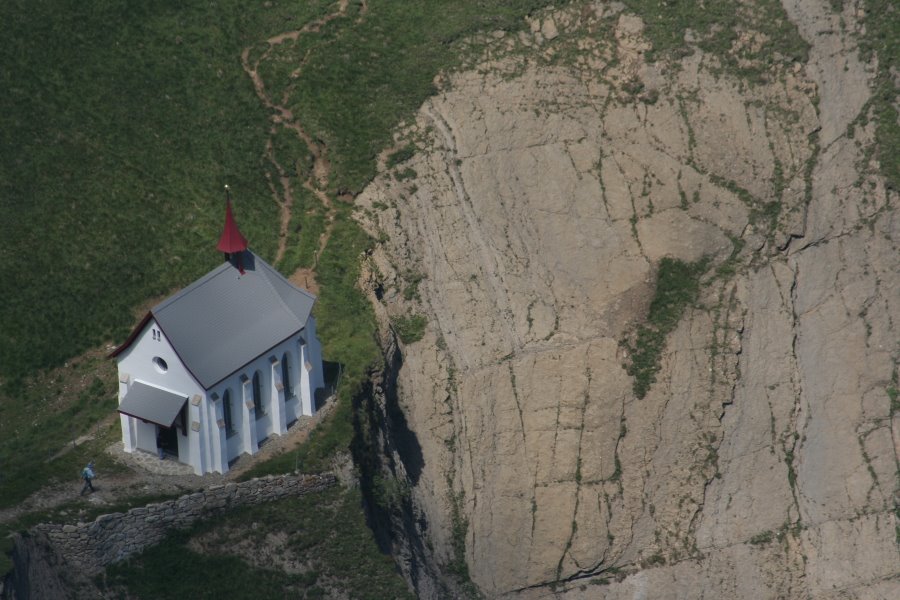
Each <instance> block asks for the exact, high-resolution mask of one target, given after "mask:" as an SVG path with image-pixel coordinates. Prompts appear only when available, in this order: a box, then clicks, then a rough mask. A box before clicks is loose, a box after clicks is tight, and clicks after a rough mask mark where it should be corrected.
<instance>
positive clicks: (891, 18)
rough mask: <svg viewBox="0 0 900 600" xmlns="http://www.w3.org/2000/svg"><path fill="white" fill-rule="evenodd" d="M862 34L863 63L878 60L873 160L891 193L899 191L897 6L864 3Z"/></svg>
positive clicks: (888, 1)
mask: <svg viewBox="0 0 900 600" xmlns="http://www.w3.org/2000/svg"><path fill="white" fill-rule="evenodd" d="M864 6H865V12H866V17H865V20H864V23H865V28H866V29H865V34H864V36H863V39H861V40H860V44H859V47H860V51H861V53H862V56H863V58H864V59H871V58H873V57H874V58H877V59H878V73H877V76H876V78H875V83H874V89H873V93H872V99H871V101H870V104H871V108H872V112H873V116H874V118H875V121H876V123H875V156H876V158H877V159H878V162H879V164H880V167H881V174H882V175H883V176H884V178H885V179H886V180H887V182H886V183H887V185H888V187H889V188H890V189H892V190H895V191H896V190H900V114H898V110H897V105H898V99H900V81H898V79H897V78H896V77H895V76H894V75H893V74H892V72H891V70H892V69H893V68H896V66H897V65H900V6H898V5H897V3H896V2H895V1H894V0H866V1H865V3H864Z"/></svg>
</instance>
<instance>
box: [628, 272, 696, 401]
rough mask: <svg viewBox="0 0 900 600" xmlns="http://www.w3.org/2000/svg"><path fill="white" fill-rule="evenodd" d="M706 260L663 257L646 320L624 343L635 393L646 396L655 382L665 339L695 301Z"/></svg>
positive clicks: (638, 395)
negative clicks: (692, 260) (686, 260)
mask: <svg viewBox="0 0 900 600" xmlns="http://www.w3.org/2000/svg"><path fill="white" fill-rule="evenodd" d="M707 265H708V261H707V260H705V259H704V260H700V261H697V262H694V263H685V262H682V261H680V260H677V259H674V258H668V257H666V258H663V259H662V260H661V261H660V263H659V270H658V273H657V277H656V292H655V294H654V297H653V300H652V302H651V303H650V312H649V314H648V315H647V321H646V322H645V323H643V324H641V325H640V326H638V328H637V331H636V332H635V333H634V335H633V339H631V340H628V341H626V342H624V346H625V348H626V349H627V350H628V354H629V357H630V358H631V362H630V363H629V364H628V365H627V367H626V370H627V372H628V374H629V375H631V376H632V377H634V394H635V396H637V397H638V398H643V397H644V396H645V395H647V392H648V391H649V390H650V386H651V385H652V384H653V383H654V382H655V381H656V374H657V373H658V372H659V369H660V359H661V358H662V353H663V350H664V349H665V346H666V338H667V337H668V335H669V334H670V333H671V332H672V331H673V330H674V329H675V326H676V325H678V321H679V320H680V319H681V316H682V314H684V309H685V308H686V307H687V306H689V305H691V304H692V303H693V302H695V301H696V299H697V295H698V294H699V292H700V276H701V275H702V274H703V273H704V272H705V271H706V268H707Z"/></svg>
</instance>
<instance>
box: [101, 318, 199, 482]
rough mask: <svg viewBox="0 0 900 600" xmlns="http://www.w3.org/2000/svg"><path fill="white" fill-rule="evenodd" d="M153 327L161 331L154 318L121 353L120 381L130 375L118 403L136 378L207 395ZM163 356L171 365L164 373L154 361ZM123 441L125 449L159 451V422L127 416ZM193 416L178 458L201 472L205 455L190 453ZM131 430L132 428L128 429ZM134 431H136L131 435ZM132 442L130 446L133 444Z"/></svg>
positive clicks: (179, 391)
mask: <svg viewBox="0 0 900 600" xmlns="http://www.w3.org/2000/svg"><path fill="white" fill-rule="evenodd" d="M153 329H157V330H159V327H158V326H157V324H156V321H155V320H154V319H151V320H150V321H149V322H148V323H147V325H146V326H145V327H144V329H143V331H141V332H140V333H139V334H138V336H137V338H135V340H134V342H132V344H131V346H129V347H128V348H127V349H126V350H125V351H124V352H123V353H122V354H121V355H119V360H118V367H119V380H120V382H121V380H122V379H123V378H124V376H125V375H128V380H127V384H126V383H124V382H121V383H120V385H119V404H121V403H122V400H123V399H124V398H125V395H126V394H127V393H128V389H129V388H130V387H131V386H132V385H134V383H135V382H136V381H141V382H144V383H147V384H149V385H153V386H156V387H158V388H162V389H164V390H167V391H169V392H172V393H174V394H178V395H179V396H185V397H187V398H188V405H189V406H190V399H191V398H193V397H194V395H197V394H199V395H200V396H201V397H205V395H206V393H205V391H204V390H203V387H202V386H201V385H200V384H199V383H198V382H197V380H196V379H194V376H193V375H191V373H190V371H188V370H187V369H186V368H185V366H184V365H183V364H182V363H181V359H180V358H178V355H177V354H176V353H175V349H174V348H172V345H171V344H170V343H169V341H168V340H167V339H166V336H165V334H164V333H161V335H160V339H159V340H154V339H153V334H152V331H153ZM157 356H158V357H160V358H162V359H163V360H164V361H166V364H167V365H168V369H167V370H166V372H165V373H160V372H159V370H158V369H157V368H156V366H155V365H154V363H153V359H154V357H157ZM121 422H122V425H123V428H122V441H123V443H124V445H125V451H126V452H130V451H132V450H133V449H134V448H140V449H142V450H146V451H148V452H152V453H154V454H155V453H156V425H154V424H152V423H144V422H142V421H141V420H140V419H135V418H134V417H125V418H123V419H121ZM190 422H191V421H190V417H189V418H188V423H187V425H188V432H187V433H188V435H184V434H183V432H181V431H178V460H179V461H180V462H183V463H187V464H190V465H192V466H193V467H194V471H195V472H198V471H199V470H200V468H201V466H202V464H203V463H202V458H201V457H200V456H199V455H198V454H197V453H192V452H191V447H190V446H191V445H190V436H195V435H198V433H197V432H194V431H190ZM129 430H130V431H129ZM131 431H133V432H134V437H133V439H131V440H130V439H129V438H132V434H131ZM129 442H131V444H133V445H130V443H129Z"/></svg>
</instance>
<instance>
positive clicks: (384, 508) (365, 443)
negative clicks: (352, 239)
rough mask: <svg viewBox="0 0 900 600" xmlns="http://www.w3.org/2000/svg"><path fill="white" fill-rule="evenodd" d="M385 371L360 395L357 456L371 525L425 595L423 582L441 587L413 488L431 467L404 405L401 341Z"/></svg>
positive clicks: (354, 451) (383, 548) (356, 403)
mask: <svg viewBox="0 0 900 600" xmlns="http://www.w3.org/2000/svg"><path fill="white" fill-rule="evenodd" d="M384 358H385V361H384V365H385V366H384V370H383V371H376V372H373V373H371V375H370V377H369V379H368V381H367V382H366V383H365V384H364V385H363V387H362V388H361V389H360V391H359V394H358V395H357V396H356V397H355V398H354V401H353V404H354V423H353V425H354V438H353V442H352V444H351V452H352V454H353V460H354V463H355V464H356V467H357V469H358V470H359V481H360V487H361V490H362V495H363V500H364V503H365V506H364V507H363V508H364V510H365V514H366V519H367V521H368V524H369V526H370V527H371V529H372V531H373V532H374V535H375V540H376V541H377V543H378V546H379V548H380V550H381V551H382V552H384V553H385V554H392V555H393V556H394V558H395V560H396V562H397V564H398V565H403V567H402V568H401V571H402V572H403V575H404V576H405V577H406V578H407V580H408V581H409V583H410V584H411V585H412V586H413V588H415V590H416V592H417V595H420V592H421V591H422V589H423V587H424V588H426V589H431V590H433V589H435V587H441V585H440V583H438V579H439V577H437V572H438V569H437V568H436V566H435V565H432V564H431V559H430V554H431V553H430V552H428V551H427V549H426V547H425V544H424V540H423V537H422V535H421V534H422V533H424V531H425V529H426V528H427V523H426V522H425V520H424V518H422V517H417V516H416V510H415V507H414V504H413V502H412V498H411V488H412V487H414V486H415V485H416V484H417V483H418V481H419V478H420V477H421V474H422V469H423V468H424V466H425V458H424V455H423V453H422V447H421V445H420V444H419V440H418V437H417V436H416V434H415V432H414V431H412V430H411V429H410V428H409V425H408V423H407V420H406V416H405V415H404V414H403V410H402V409H401V407H400V403H399V397H398V390H397V375H398V374H399V372H400V368H401V367H402V366H403V357H402V355H401V352H400V349H399V348H398V347H396V346H393V347H391V348H389V349H388V350H387V351H386V353H385V357H384ZM426 595H429V594H426Z"/></svg>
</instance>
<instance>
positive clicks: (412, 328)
mask: <svg viewBox="0 0 900 600" xmlns="http://www.w3.org/2000/svg"><path fill="white" fill-rule="evenodd" d="M393 323H394V331H396V332H397V337H399V338H400V341H401V342H403V343H404V344H412V343H413V342H418V341H419V340H421V339H422V337H423V336H424V335H425V326H426V325H427V324H428V319H427V318H426V317H425V316H424V315H405V316H402V317H397V318H395V319H394V321H393Z"/></svg>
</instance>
